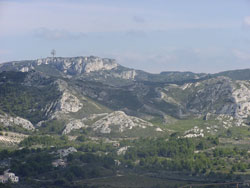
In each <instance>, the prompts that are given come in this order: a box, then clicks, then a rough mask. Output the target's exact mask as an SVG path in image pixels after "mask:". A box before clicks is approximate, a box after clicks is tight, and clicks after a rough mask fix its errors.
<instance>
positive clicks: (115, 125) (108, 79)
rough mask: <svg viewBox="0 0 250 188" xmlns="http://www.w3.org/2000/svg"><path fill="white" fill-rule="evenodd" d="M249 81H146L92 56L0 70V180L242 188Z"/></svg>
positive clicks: (190, 77)
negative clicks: (236, 187) (12, 176)
mask: <svg viewBox="0 0 250 188" xmlns="http://www.w3.org/2000/svg"><path fill="white" fill-rule="evenodd" d="M249 73H250V72H249V69H246V70H235V71H226V72H221V73H217V74H204V73H192V72H162V73H160V74H151V73H147V72H144V71H141V70H135V69H131V68H126V67H123V66H121V65H119V64H118V63H117V62H116V61H115V60H113V59H108V58H99V57H94V56H90V57H70V58H62V57H55V58H44V59H38V60H27V61H15V62H8V63H3V64H0V179H1V177H5V176H4V175H5V174H7V173H8V172H9V171H11V172H14V173H15V175H17V176H19V178H20V181H19V183H18V184H10V182H8V183H7V184H6V186H7V187H14V188H15V187H21V188H22V187H23V188H24V187H25V188H27V187H28V188H33V187H69V188H71V187H74V188H76V187H79V188H80V187H121V185H122V187H150V188H151V187H166V185H168V186H169V187H180V186H184V185H185V186H186V185H188V187H189V186H190V185H193V184H194V183H199V184H208V185H215V186H218V187H220V186H221V185H222V184H218V182H219V183H224V182H225V181H226V182H227V184H230V183H232V184H235V182H237V183H238V184H240V185H242V186H243V185H245V184H246V182H247V180H249V176H250V173H249V172H250V166H249V158H250V155H249V152H250V147H249V146H250V140H249V138H250V128H249V125H250V80H249V77H250V74H249ZM1 174H3V175H2V176H1ZM245 181H246V182H245ZM145 182H146V183H145ZM217 184H218V185H217ZM0 186H5V185H2V184H1V183H0ZM229 186H231V185H229Z"/></svg>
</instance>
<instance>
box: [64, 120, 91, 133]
mask: <svg viewBox="0 0 250 188" xmlns="http://www.w3.org/2000/svg"><path fill="white" fill-rule="evenodd" d="M83 127H84V128H86V127H88V126H87V125H85V124H84V123H83V120H79V119H77V120H73V121H70V122H69V123H68V124H67V125H66V126H65V128H64V130H63V132H62V134H69V133H70V132H71V131H72V130H76V129H81V128H83Z"/></svg>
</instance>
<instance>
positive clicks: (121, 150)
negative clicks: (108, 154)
mask: <svg viewBox="0 0 250 188" xmlns="http://www.w3.org/2000/svg"><path fill="white" fill-rule="evenodd" d="M128 148H129V146H124V147H121V148H119V149H118V150H117V152H116V153H117V155H125V154H126V151H127V150H128Z"/></svg>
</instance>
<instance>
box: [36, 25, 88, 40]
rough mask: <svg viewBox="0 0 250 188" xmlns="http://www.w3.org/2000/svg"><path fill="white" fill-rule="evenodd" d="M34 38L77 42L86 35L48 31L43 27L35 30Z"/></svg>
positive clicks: (54, 30) (63, 31)
mask: <svg viewBox="0 0 250 188" xmlns="http://www.w3.org/2000/svg"><path fill="white" fill-rule="evenodd" d="M34 36H35V37H38V38H42V39H46V40H61V39H69V40H75V39H79V38H82V37H85V36H86V34H84V33H81V32H79V33H72V32H69V31H66V30H59V29H48V28H45V27H41V28H37V29H35V30H34Z"/></svg>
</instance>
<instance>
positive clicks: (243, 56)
mask: <svg viewBox="0 0 250 188" xmlns="http://www.w3.org/2000/svg"><path fill="white" fill-rule="evenodd" d="M233 54H234V56H235V57H237V58H239V59H241V60H250V53H249V52H245V51H241V50H237V49H235V50H233Z"/></svg>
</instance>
